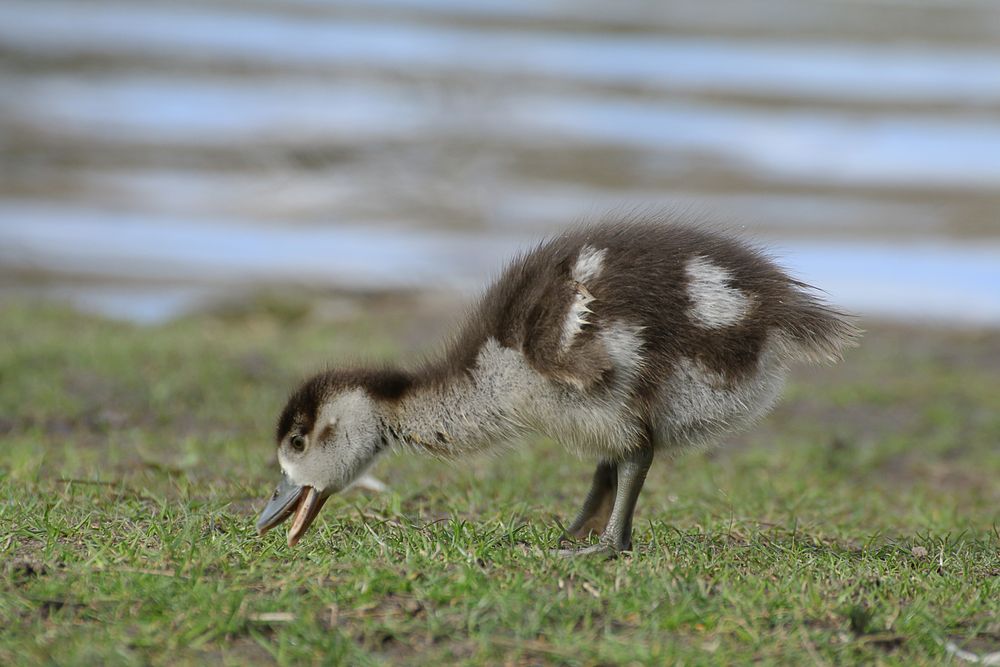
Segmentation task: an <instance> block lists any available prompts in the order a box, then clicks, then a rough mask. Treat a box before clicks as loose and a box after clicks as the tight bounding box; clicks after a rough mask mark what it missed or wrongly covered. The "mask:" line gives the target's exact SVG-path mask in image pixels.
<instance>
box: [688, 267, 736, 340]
mask: <svg viewBox="0 0 1000 667" xmlns="http://www.w3.org/2000/svg"><path fill="white" fill-rule="evenodd" d="M685 271H686V273H687V276H688V280H689V281H690V282H689V283H688V296H689V297H690V298H691V307H690V308H689V309H688V316H689V317H690V318H691V319H692V320H693V321H694V322H695V323H696V324H699V325H701V326H703V327H707V328H709V329H718V328H721V327H728V326H732V325H733V324H736V323H737V322H739V321H740V320H742V319H743V318H744V317H745V316H746V314H747V311H749V310H750V298H749V297H748V296H747V295H746V293H745V292H743V291H742V290H739V289H736V288H735V287H730V286H729V283H730V281H731V280H732V274H731V273H730V272H729V271H727V270H726V269H724V268H722V267H721V266H719V265H718V264H715V263H714V262H712V261H711V260H709V259H708V258H707V257H695V258H693V259H691V261H689V262H688V263H687V266H686V267H685Z"/></svg>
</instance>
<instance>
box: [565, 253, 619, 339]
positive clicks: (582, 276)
mask: <svg viewBox="0 0 1000 667" xmlns="http://www.w3.org/2000/svg"><path fill="white" fill-rule="evenodd" d="M607 253H608V251H607V250H606V249H602V250H597V249H596V248H594V246H589V245H585V246H583V247H582V248H581V249H580V254H579V255H578V256H577V258H576V264H574V265H573V270H572V271H571V272H570V275H571V276H572V278H573V281H574V282H575V283H576V291H575V292H574V294H573V301H572V302H570V305H569V312H567V313H566V319H565V320H564V321H563V326H562V332H561V333H560V336H559V346H560V348H561V349H562V350H564V351H565V350H567V349H569V347H570V346H571V345H572V344H573V339H574V338H576V336H577V334H579V333H580V331H581V330H582V329H583V327H585V326H586V325H587V324H589V322H588V321H587V315H589V314H590V313H591V312H593V311H591V310H590V304H591V303H592V302H593V301H594V295H593V294H591V293H590V290H589V289H588V288H587V283H588V282H592V281H594V280H595V279H596V278H597V277H598V276H599V275H600V274H601V270H602V269H603V268H604V257H605V255H607Z"/></svg>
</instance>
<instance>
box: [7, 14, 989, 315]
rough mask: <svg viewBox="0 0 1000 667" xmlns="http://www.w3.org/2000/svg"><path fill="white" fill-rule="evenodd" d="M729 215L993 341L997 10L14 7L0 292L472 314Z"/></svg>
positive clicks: (820, 274)
mask: <svg viewBox="0 0 1000 667" xmlns="http://www.w3.org/2000/svg"><path fill="white" fill-rule="evenodd" d="M616 209H617V210H636V209H639V210H674V211H677V210H681V211H689V212H693V213H695V214H697V215H700V216H707V217H711V218H715V219H719V220H723V221H727V224H729V225H730V226H733V227H736V228H738V229H741V230H744V231H745V232H746V233H748V234H749V235H751V236H753V237H755V238H759V239H762V240H764V241H765V242H767V243H768V244H769V245H771V246H774V247H775V248H776V249H777V250H776V254H777V256H778V258H779V259H780V261H781V262H782V263H783V264H784V265H786V266H788V267H789V268H790V269H792V270H793V271H794V272H795V273H796V274H797V275H798V276H800V277H802V278H804V279H805V280H806V281H809V282H814V283H815V284H818V285H821V286H823V287H824V288H825V289H826V290H827V291H829V292H830V293H831V298H832V299H833V300H835V301H837V302H839V303H841V304H843V305H844V306H846V307H849V308H854V309H858V310H860V311H862V312H864V313H870V314H876V315H881V316H892V317H903V318H920V319H942V320H947V321H957V322H961V323H969V322H980V323H982V322H990V323H998V322H1000V4H997V3H994V2H991V1H990V0H957V1H956V0H870V1H866V2H852V1H850V0H808V1H806V0H723V1H721V2H714V3H703V2H701V1H700V0H647V1H637V0H631V1H627V2H616V3H607V2H596V1H595V2H589V1H586V0H573V1H570V0H549V1H547V2H543V1H541V0H504V1H502V2H500V1H494V0H477V1H476V2H459V1H457V0H368V1H366V2H323V1H321V0H283V1H279V0H200V1H197V2H195V1H193V0H192V1H190V2H181V1H174V2H156V1H153V0H147V1H146V2H143V3H134V2H113V1H110V0H95V1H93V2H86V3H84V2H79V1H66V0H52V1H49V0H45V1H42V0H5V1H4V2H3V3H2V4H0V290H2V291H3V292H7V293H10V292H18V293H29V294H41V295H45V296H54V297H57V298H64V299H70V300H73V301H74V302H76V303H78V304H80V305H82V306H83V307H86V308H90V309H95V310H99V311H101V312H105V313H110V314H113V315H117V316H122V317H126V318H130V319H135V320H139V321H157V320H160V319H163V318H168V317H171V316H173V315H175V314H177V313H179V312H183V311H184V310H185V309H188V308H191V307H192V306H195V305H197V304H200V303H202V302H204V300H206V299H211V298H214V297H215V296H217V295H218V294H219V293H221V292H225V291H229V290H233V289H245V288H246V287H247V286H249V285H254V286H260V285H269V284H308V285H311V286H318V287H334V288H338V289H365V290H368V289H400V288H424V287H433V288H441V287H445V288H457V289H459V290H462V291H471V290H472V289H474V288H475V287H476V286H478V285H479V284H480V283H481V281H483V280H484V279H486V278H487V277H488V276H489V275H490V274H491V273H492V272H495V270H496V269H497V268H498V267H499V266H500V265H501V264H502V261H503V258H504V257H505V256H507V255H509V254H510V253H512V252H513V251H514V250H516V249H517V248H519V247H523V246H524V245H525V244H527V243H530V242H531V241H532V240H533V239H535V238H537V237H539V236H541V235H543V234H546V233H549V232H552V231H553V230H556V229H558V228H559V227H560V226H561V225H564V224H567V223H569V222H572V221H574V220H577V219H581V218H587V219H593V218H596V217H599V216H601V215H602V214H603V213H604V212H606V211H608V210H616Z"/></svg>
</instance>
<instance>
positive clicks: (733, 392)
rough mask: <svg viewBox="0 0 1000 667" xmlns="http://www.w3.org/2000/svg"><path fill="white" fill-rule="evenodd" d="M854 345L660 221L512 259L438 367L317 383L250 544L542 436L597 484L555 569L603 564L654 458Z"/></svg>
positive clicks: (713, 248) (782, 290) (725, 245)
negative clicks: (412, 461) (429, 459)
mask: <svg viewBox="0 0 1000 667" xmlns="http://www.w3.org/2000/svg"><path fill="white" fill-rule="evenodd" d="M859 336H860V330H859V329H858V328H857V327H856V326H855V325H854V323H853V320H852V318H851V317H849V316H847V315H845V314H843V313H841V312H838V311H837V310H834V309H833V308H831V307H830V306H828V305H826V304H825V303H823V302H822V301H821V300H820V299H819V298H817V296H816V295H815V294H814V293H813V292H812V288H810V287H809V286H807V285H805V284H803V283H801V282H799V281H797V280H795V279H793V278H791V277H789V276H788V275H787V274H786V273H785V272H784V271H783V270H782V269H780V268H778V267H777V266H776V265H775V264H774V263H773V262H772V261H771V260H769V259H768V258H767V257H766V256H765V255H764V254H763V253H762V252H761V251H760V250H758V249H756V248H754V247H751V246H750V245H748V244H747V243H745V242H743V241H741V240H738V239H735V238H731V237H729V236H728V235H725V234H723V233H720V232H718V231H714V230H711V229H708V228H706V227H703V226H697V225H688V224H684V223H683V222H679V221H674V220H669V219H662V220H660V219H645V220H630V219H619V220H610V221H606V222H604V223H601V224H595V225H590V226H581V227H578V228H575V229H572V230H571V231H567V232H566V233H564V234H562V235H560V236H557V237H555V238H552V239H550V240H548V241H546V242H543V243H542V244H541V245H539V246H537V247H536V248H535V249H534V250H532V251H530V252H527V253H525V254H522V255H520V256H519V257H517V258H515V259H514V260H513V261H512V262H511V263H510V264H509V265H508V267H507V268H506V270H504V271H503V273H502V274H501V275H500V277H499V279H497V280H496V281H495V282H494V283H493V284H492V285H491V286H490V287H489V288H488V289H487V290H486V292H485V293H484V294H483V295H482V297H481V298H480V300H479V302H478V303H477V304H476V305H475V307H474V308H473V309H472V311H471V316H470V317H468V319H467V320H466V322H465V324H464V326H463V327H462V328H461V329H460V331H459V333H458V334H457V336H455V337H454V339H453V340H452V342H451V344H450V345H449V346H448V347H447V349H446V353H445V354H444V355H443V356H442V357H441V358H440V359H439V360H437V361H433V362H430V363H426V364H424V365H422V366H420V367H417V368H413V369H410V370H403V369H397V368H386V367H380V368H349V369H340V370H333V371H327V372H323V373H320V374H318V375H316V376H314V377H313V378H311V379H310V380H308V381H307V382H305V383H304V384H303V385H302V386H301V387H300V388H299V389H298V390H297V391H296V392H295V393H294V394H292V396H291V398H290V399H289V400H288V403H287V405H286V406H285V408H284V410H283V411H282V413H281V416H280V418H279V420H278V426H277V447H278V461H279V463H280V465H281V471H282V474H283V478H282V480H281V483H280V484H279V485H278V488H277V490H276V491H275V492H274V495H273V496H272V498H271V500H270V502H268V504H267V506H266V507H265V508H264V511H263V513H262V514H261V515H260V519H259V520H258V522H257V529H258V531H259V532H260V534H264V533H265V532H266V531H267V530H268V529H270V528H273V527H275V526H277V525H278V524H280V523H281V522H282V521H284V520H285V519H287V518H288V517H289V516H292V515H293V514H294V520H293V521H292V525H291V528H290V529H289V532H288V544H289V546H293V545H295V544H296V543H297V542H298V541H299V539H300V538H301V537H302V535H303V534H304V533H305V531H306V529H308V528H309V525H310V524H311V523H312V522H313V520H314V519H315V518H316V515H317V513H318V512H319V510H320V508H321V507H322V505H323V503H324V502H325V501H326V499H327V498H329V497H330V495H331V494H334V493H337V492H339V491H341V490H343V489H345V488H346V487H348V486H349V485H350V484H351V483H352V482H354V481H355V480H357V479H359V478H360V477H361V476H362V475H363V474H364V473H365V472H366V471H367V470H368V468H369V467H370V466H371V465H372V464H373V463H374V462H375V461H376V460H377V459H378V458H379V456H380V455H382V454H383V453H385V452H388V451H390V450H392V449H396V448H405V449H413V450H417V451H422V452H426V453H429V454H432V455H434V456H438V457H444V458H457V457H465V456H467V455H469V454H472V453H474V452H480V451H484V450H487V449H489V448H491V447H495V446H497V445H498V444H499V443H509V442H512V441H517V440H520V439H522V438H523V436H524V435H525V434H527V433H530V432H540V433H542V434H545V435H547V436H549V437H551V438H553V439H555V440H557V441H559V442H560V443H561V444H562V445H563V446H564V447H565V448H566V449H567V450H570V451H571V452H573V453H575V454H577V455H580V456H583V457H585V458H588V459H590V460H594V461H596V466H597V467H596V470H595V471H594V475H593V482H592V486H591V488H590V492H589V493H588V494H587V497H586V500H585V501H584V503H583V507H582V508H581V510H580V511H579V513H578V515H577V517H576V519H575V520H574V521H573V522H572V524H571V525H570V526H569V528H568V529H567V530H566V534H565V535H564V538H565V539H566V540H567V541H572V542H573V543H574V544H575V545H577V546H574V547H573V548H569V549H564V550H561V551H560V552H559V553H560V554H562V555H566V556H571V555H588V554H596V555H603V556H606V557H613V556H615V555H617V554H619V553H620V552H622V551H628V550H631V548H632V515H633V512H634V510H635V506H636V500H637V499H638V497H639V492H640V491H641V490H642V486H643V483H644V481H645V479H646V472H647V470H648V469H649V466H650V464H651V463H652V461H653V458H654V456H655V455H656V454H657V453H666V452H669V451H671V450H678V449H680V448H684V447H688V446H691V445H699V444H708V443H712V442H715V441H718V440H719V439H720V438H722V437H723V436H725V435H727V434H730V433H732V432H734V431H736V430H737V429H740V428H741V427H744V426H746V425H748V424H750V423H752V422H754V421H755V420H756V419H758V418H760V417H761V416H762V415H764V414H765V413H766V412H767V411H768V410H769V409H770V408H771V407H772V406H773V405H774V403H775V401H776V400H777V398H778V394H779V392H780V391H781V388H782V385H783V382H784V379H785V376H786V375H787V372H788V368H789V366H790V365H791V364H793V363H795V362H800V361H803V362H833V361H836V360H838V359H840V357H841V354H842V352H843V351H844V350H845V349H846V348H848V347H851V346H853V345H855V344H856V341H857V339H858V338H859ZM592 534H596V535H599V536H600V537H599V540H598V541H597V542H596V543H595V544H592V545H584V546H579V542H577V540H582V539H585V538H587V537H589V536H591V535H592Z"/></svg>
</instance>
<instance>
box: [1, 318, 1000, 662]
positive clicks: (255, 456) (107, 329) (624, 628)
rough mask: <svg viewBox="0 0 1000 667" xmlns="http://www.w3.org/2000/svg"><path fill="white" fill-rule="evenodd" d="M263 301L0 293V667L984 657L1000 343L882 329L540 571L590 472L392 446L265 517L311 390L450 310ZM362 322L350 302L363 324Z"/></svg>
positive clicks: (997, 500)
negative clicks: (288, 434) (152, 312)
mask: <svg viewBox="0 0 1000 667" xmlns="http://www.w3.org/2000/svg"><path fill="white" fill-rule="evenodd" d="M347 312H348V314H345V315H342V316H341V317H340V318H339V319H337V320H329V319H326V320H324V319H321V318H318V317H315V316H313V315H311V314H310V313H309V311H308V309H306V308H304V307H301V306H297V305H294V304H292V305H287V304H283V302H281V301H279V300H274V299H272V300H270V301H262V302H260V303H258V304H255V305H253V306H249V307H247V308H245V309H242V310H236V309H231V310H230V311H229V312H226V313H222V314H215V315H202V316H198V317H192V318H189V319H186V320H183V321H180V322H176V323H173V324H170V325H166V326H163V327H157V328H137V327H132V326H128V325H123V324H116V323H111V322H106V321H102V320H99V319H95V318H88V317H84V316H81V315H77V314H73V313H72V312H70V311H68V310H65V309H61V308H58V307H52V306H40V305H29V304H25V303H7V304H3V305H2V306H0V340H2V341H3V344H2V346H0V438H2V452H3V454H2V458H0V554H2V560H3V564H4V565H3V572H2V576H3V579H2V580H0V587H2V592H0V628H2V630H0V664H5V665H7V664H37V663H58V664H87V665H91V664H149V663H152V664H163V663H169V664H185V663H204V662H207V661H213V662H223V663H232V664H244V663H246V662H262V663H270V662H277V663H281V664H289V663H294V664H301V663H345V664H352V665H354V664H382V663H392V662H402V663H406V664H434V663H440V662H441V661H442V660H446V661H449V662H453V663H473V664H498V663H510V664H521V663H524V664H536V663H558V664H596V663H605V664H623V663H632V662H634V663H649V664H664V663H684V664H722V663H746V662H749V661H751V660H753V661H758V662H763V663H768V664H769V663H785V664H812V663H820V664H834V663H873V662H875V663H884V664H901V665H913V664H940V663H942V662H944V661H946V660H948V659H949V656H948V653H947V652H946V649H945V645H946V644H947V643H948V642H955V643H956V644H957V645H959V646H964V647H967V648H969V649H970V650H973V651H977V652H980V653H986V652H990V651H1000V533H998V527H997V526H998V523H1000V482H998V479H1000V342H998V337H997V336H996V335H995V334H994V333H975V332H968V333H945V332H939V331H937V332H936V331H930V330H919V329H909V330H906V329H893V328H876V330H875V331H873V332H872V333H870V334H869V335H868V337H867V338H866V340H865V343H864V346H863V347H862V348H861V349H860V350H858V351H856V352H854V353H852V354H851V356H850V358H849V360H848V361H847V362H846V363H845V364H842V365H841V366H838V367H836V368H826V369H815V370H809V369H805V370H803V371H801V372H799V373H797V374H796V375H795V377H794V378H793V381H792V382H791V383H790V385H789V387H788V390H787V392H786V399H785V401H784V402H783V403H782V405H781V406H780V407H779V408H778V409H777V410H776V411H775V413H774V414H773V415H772V416H770V417H769V418H768V419H767V420H766V421H765V422H763V423H762V424H760V425H759V426H758V427H757V428H756V429H754V430H753V431H751V432H750V433H747V434H745V435H741V436H737V437H735V438H733V439H731V441H730V442H729V443H727V444H726V446H725V447H722V448H719V449H715V450H710V451H705V452H692V453H689V454H686V455H684V456H681V457H678V458H676V459H673V460H669V461H665V460H664V461H659V462H658V464H656V465H655V466H654V469H653V471H652V472H651V474H650V478H649V481H648V483H647V485H646V490H645V492H644V493H643V496H642V497H641V499H640V505H639V510H638V514H637V517H636V534H635V541H636V545H637V550H636V552H635V553H634V554H633V555H631V556H629V557H625V558H621V559H619V560H617V561H611V562H602V561H575V560H574V561H565V560H560V559H558V558H556V557H554V556H552V555H550V553H549V551H548V549H549V548H550V547H552V546H554V544H555V539H556V537H557V535H558V532H559V530H558V523H557V522H558V521H559V520H562V521H566V520H567V519H569V518H571V515H572V514H573V512H574V511H575V510H576V508H577V504H578V503H579V502H580V501H581V500H582V498H583V495H584V494H585V492H586V489H587V485H588V482H589V476H590V467H591V466H590V464H589V463H587V462H582V461H579V460H576V459H574V458H572V457H571V456H568V455H566V454H564V453H563V452H562V450H561V449H560V448H559V447H558V445H557V444H555V443H553V442H549V441H545V440H541V439H539V440H536V441H531V442H527V443H524V444H523V446H521V447H519V448H518V449H516V450H514V451H511V452H507V453H504V454H502V455H499V456H497V457H494V458H490V457H484V458H478V459H476V460H473V461H469V462H463V463H461V464H444V463H441V462H438V461H434V460H429V459H420V458H413V457H406V456H392V457H389V458H387V459H386V460H385V461H383V462H382V463H381V464H380V465H379V466H378V468H377V469H376V471H375V472H376V474H377V476H379V477H380V478H382V479H383V480H385V481H387V482H388V483H389V484H390V486H391V492H390V493H387V494H383V495H377V496H369V495H364V494H361V493H349V494H346V495H343V496H340V497H336V498H333V499H331V501H330V502H329V503H328V504H327V505H326V507H325V509H324V511H323V512H322V514H321V515H320V518H319V519H318V520H317V522H316V524H315V526H314V527H313V529H311V530H310V531H309V533H307V535H306V536H305V537H304V538H303V540H302V542H301V543H300V545H299V547H298V548H296V549H288V548H287V547H286V546H285V543H284V535H283V531H281V530H278V531H274V532H272V533H270V534H268V535H267V536H265V537H264V538H259V537H257V535H256V534H255V533H254V529H253V521H254V517H255V513H256V511H258V510H259V509H260V507H261V506H262V504H263V501H264V499H265V497H266V496H267V494H268V493H269V492H270V491H271V490H272V488H273V484H274V482H275V481H276V480H277V474H276V466H275V463H274V452H273V445H272V442H271V430H272V426H273V420H274V418H275V416H276V414H277V411H278V410H279V408H280V407H281V404H282V402H283V399H284V397H285V396H286V395H287V393H288V391H289V390H290V389H291V388H292V387H293V385H294V384H295V382H296V381H297V379H299V378H300V377H302V376H303V375H304V374H306V373H308V372H310V371H313V370H316V369H318V368H321V367H322V366H324V365H325V364H327V363H333V362H336V361H337V360H344V359H349V358H352V357H353V355H357V354H363V355H364V356H366V357H369V358H393V357H399V356H405V355H407V354H409V353H411V352H413V350H414V349H422V346H423V343H424V341H425V339H426V335H425V333H426V331H427V330H429V329H430V330H433V329H434V328H435V327H434V325H433V324H429V322H432V321H434V320H436V319H437V317H436V316H433V317H432V316H430V315H428V314H427V313H424V312H422V311H420V310H419V309H414V308H412V307H410V306H406V305H405V304H398V303H397V304H391V303H390V304H389V305H386V304H380V303H377V302H375V301H372V302H368V303H363V304H361V308H360V309H356V310H354V311H347ZM350 312H355V313H358V312H363V313H366V315H365V316H364V317H361V316H359V315H355V316H351V315H350Z"/></svg>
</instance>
